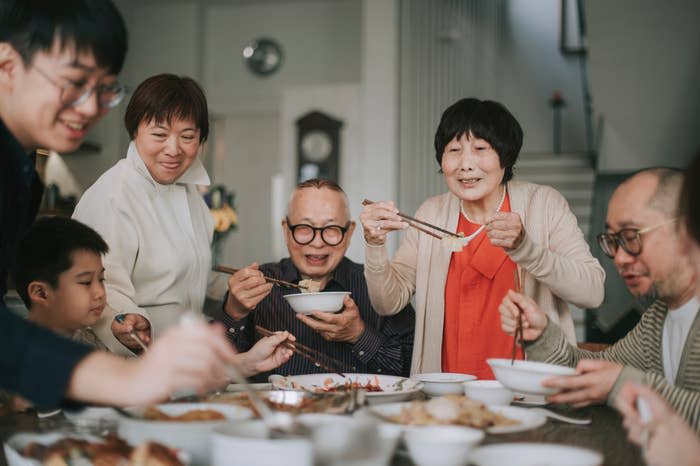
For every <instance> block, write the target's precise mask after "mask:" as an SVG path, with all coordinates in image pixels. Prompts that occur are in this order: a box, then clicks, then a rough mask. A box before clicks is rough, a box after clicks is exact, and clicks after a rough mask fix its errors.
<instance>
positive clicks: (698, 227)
mask: <svg viewBox="0 0 700 466" xmlns="http://www.w3.org/2000/svg"><path fill="white" fill-rule="evenodd" d="M698 206H700V151H698V152H697V153H696V154H695V157H694V158H693V160H692V161H691V162H690V165H688V168H687V170H686V172H685V178H684V179H683V187H682V188H681V196H680V202H679V209H678V210H679V214H680V215H682V216H683V218H684V220H683V221H684V222H685V228H686V230H687V231H688V234H689V235H690V237H691V238H692V239H693V241H695V242H696V243H698V244H700V208H698Z"/></svg>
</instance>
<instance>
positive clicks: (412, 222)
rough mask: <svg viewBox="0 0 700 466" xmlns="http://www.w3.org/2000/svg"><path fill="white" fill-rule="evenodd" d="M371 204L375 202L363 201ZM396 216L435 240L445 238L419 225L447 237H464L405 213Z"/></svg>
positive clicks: (363, 203)
mask: <svg viewBox="0 0 700 466" xmlns="http://www.w3.org/2000/svg"><path fill="white" fill-rule="evenodd" d="M370 204H374V201H370V200H369V199H365V200H364V201H362V205H370ZM396 215H398V216H399V217H401V218H402V219H404V220H406V223H408V224H409V225H410V226H412V227H413V228H415V229H416V230H418V231H422V232H423V233H425V234H426V235H430V236H432V237H434V238H437V239H442V238H444V236H440V235H438V234H437V233H435V232H432V231H430V230H426V229H425V228H423V227H420V226H418V225H417V224H420V225H423V226H426V227H428V228H432V229H433V230H435V231H439V232H440V233H443V234H444V235H446V236H454V237H455V238H462V236H460V235H458V234H457V233H453V232H451V231H448V230H445V229H443V228H440V227H438V226H435V225H433V224H431V223H428V222H424V221H423V220H419V219H417V218H414V217H411V216H410V215H406V214H404V213H403V212H397V213H396Z"/></svg>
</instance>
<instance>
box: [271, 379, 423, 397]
mask: <svg viewBox="0 0 700 466" xmlns="http://www.w3.org/2000/svg"><path fill="white" fill-rule="evenodd" d="M269 380H270V382H271V383H272V386H273V387H275V388H276V389H278V390H305V391H309V392H313V393H336V392H347V391H350V390H364V391H365V392H366V396H367V402H368V403H369V404H377V403H393V402H396V401H403V400H406V399H408V398H411V397H412V396H414V395H415V394H417V393H419V392H420V390H421V389H422V388H423V384H422V383H421V382H419V381H416V380H411V379H407V378H405V377H399V376H395V375H379V374H355V373H353V374H351V373H347V374H345V377H343V376H341V375H340V374H307V375H294V376H287V377H283V376H281V375H271V376H270V379H269Z"/></svg>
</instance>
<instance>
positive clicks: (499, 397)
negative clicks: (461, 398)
mask: <svg viewBox="0 0 700 466" xmlns="http://www.w3.org/2000/svg"><path fill="white" fill-rule="evenodd" d="M463 388H464V394H465V395H467V396H468V397H469V398H471V399H472V400H477V401H481V402H482V403H485V404H487V405H509V404H510V402H511V401H513V392H511V391H510V390H508V389H507V388H506V387H504V386H503V384H502V383H501V382H499V381H498V380H472V381H469V382H464V384H463Z"/></svg>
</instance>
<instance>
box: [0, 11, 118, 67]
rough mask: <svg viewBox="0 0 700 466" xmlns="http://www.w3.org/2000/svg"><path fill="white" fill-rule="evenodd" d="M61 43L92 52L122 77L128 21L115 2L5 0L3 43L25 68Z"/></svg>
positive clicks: (1, 22)
mask: <svg viewBox="0 0 700 466" xmlns="http://www.w3.org/2000/svg"><path fill="white" fill-rule="evenodd" d="M55 40H58V41H59V43H60V45H61V47H66V46H68V45H74V46H75V48H76V50H77V51H79V52H84V51H90V52H92V53H93V54H94V56H95V61H96V62H97V65H98V66H100V67H102V68H106V69H108V70H109V72H110V73H111V74H118V73H119V72H120V71H121V69H122V66H123V65H124V57H125V56H126V49H127V34H126V26H125V25H124V19H123V18H122V16H121V14H119V11H118V10H117V8H116V7H115V6H114V3H112V1H111V0H61V1H56V0H2V1H0V42H7V43H9V44H10V45H12V47H13V48H14V49H15V50H16V51H17V52H18V53H19V54H20V55H21V56H22V59H23V60H24V63H25V64H29V63H31V62H32V60H33V59H34V55H35V54H36V52H38V51H40V50H42V51H48V50H50V49H51V47H52V46H53V44H54V41H55Z"/></svg>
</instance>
